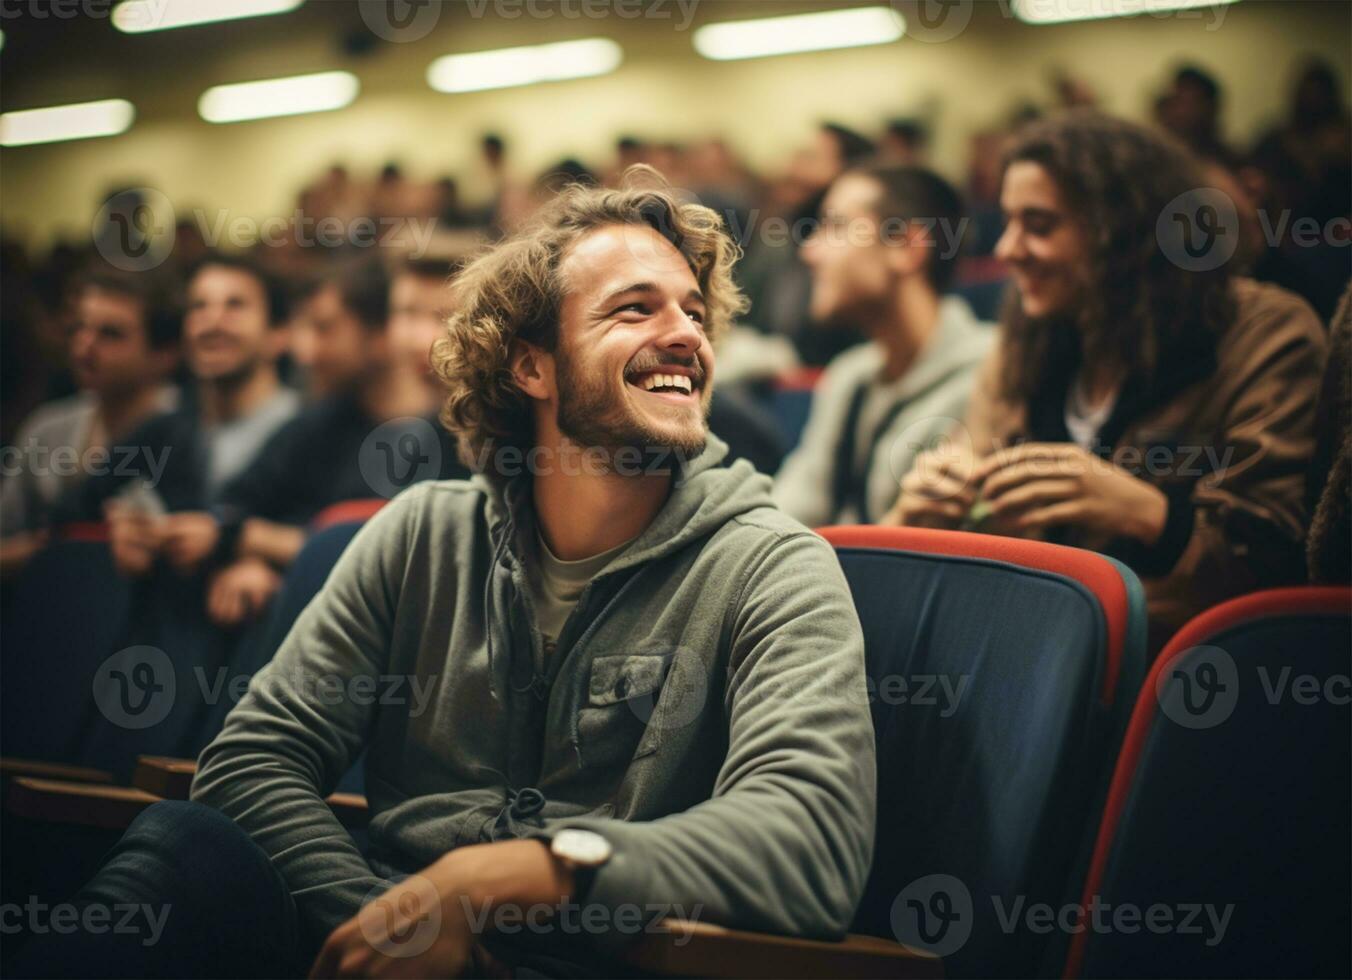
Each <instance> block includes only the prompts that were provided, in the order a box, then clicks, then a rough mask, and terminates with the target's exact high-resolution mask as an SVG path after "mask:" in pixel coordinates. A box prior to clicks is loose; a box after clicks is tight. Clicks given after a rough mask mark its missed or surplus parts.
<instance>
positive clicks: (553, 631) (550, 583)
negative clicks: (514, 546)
mask: <svg viewBox="0 0 1352 980" xmlns="http://www.w3.org/2000/svg"><path fill="white" fill-rule="evenodd" d="M632 541H633V538H630V539H629V541H625V542H623V543H622V544H618V545H616V546H615V547H614V548H611V549H610V550H609V551H603V552H601V553H600V554H599V555H592V556H591V557H590V558H581V559H579V560H577V561H564V560H563V559H562V558H559V557H558V556H556V555H555V554H554V552H552V551H550V550H549V545H547V544H545V540H544V538H543V537H541V536H540V533H539V532H538V531H537V532H536V533H535V543H536V546H537V554H538V555H539V556H540V561H539V565H538V567H537V569H536V571H537V572H538V574H537V575H535V576H532V577H531V598H532V599H534V600H535V621H536V625H537V626H539V627H540V632H541V634H543V636H544V648H545V656H546V657H548V656H549V655H550V654H552V653H553V652H554V647H555V645H556V644H557V643H558V639H559V634H560V633H561V632H562V631H563V624H564V623H565V622H567V621H568V617H569V616H570V615H571V614H572V612H573V607H574V606H576V605H577V600H578V597H579V596H581V595H582V590H583V589H585V588H586V587H587V583H588V582H590V581H591V580H592V579H594V578H596V576H597V575H599V574H601V572H602V571H604V570H605V567H606V566H607V565H609V564H610V563H611V562H612V561H613V560H614V559H615V558H617V557H619V554H620V552H622V551H624V549H625V548H628V547H629V545H630V543H631V542H632Z"/></svg>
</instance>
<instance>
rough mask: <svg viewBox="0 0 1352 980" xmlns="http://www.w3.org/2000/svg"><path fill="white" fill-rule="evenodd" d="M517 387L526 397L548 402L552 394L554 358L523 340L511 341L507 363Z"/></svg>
mask: <svg viewBox="0 0 1352 980" xmlns="http://www.w3.org/2000/svg"><path fill="white" fill-rule="evenodd" d="M507 363H508V365H509V367H510V368H511V371H512V377H514V378H515V379H516V384H517V387H518V388H520V389H521V390H522V391H523V392H525V393H526V395H527V397H530V398H534V399H536V400H538V401H548V400H549V398H550V396H551V395H552V393H553V390H554V388H553V383H554V356H553V355H552V354H549V353H548V352H546V351H544V350H542V349H541V348H539V347H536V346H535V345H534V344H532V343H529V342H527V341H524V340H513V341H512V346H511V354H510V356H509V358H508V361H507Z"/></svg>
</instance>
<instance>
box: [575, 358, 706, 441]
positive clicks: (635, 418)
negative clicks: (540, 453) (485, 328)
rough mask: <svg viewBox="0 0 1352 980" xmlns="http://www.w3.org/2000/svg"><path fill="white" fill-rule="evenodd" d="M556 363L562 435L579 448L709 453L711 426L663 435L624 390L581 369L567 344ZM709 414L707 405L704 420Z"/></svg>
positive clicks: (703, 413)
mask: <svg viewBox="0 0 1352 980" xmlns="http://www.w3.org/2000/svg"><path fill="white" fill-rule="evenodd" d="M554 360H555V364H556V365H557V368H558V374H557V379H556V380H557V381H558V387H559V412H558V426H559V431H560V432H562V433H563V434H564V435H565V436H567V437H568V438H569V439H571V440H572V441H573V442H574V443H576V444H577V445H578V446H581V447H582V448H584V449H589V448H592V447H598V448H601V449H605V450H609V451H611V452H614V451H616V450H620V449H625V448H628V447H634V448H636V449H639V450H640V451H643V452H645V453H646V452H668V451H669V452H674V453H677V454H679V455H681V456H683V457H686V458H689V457H691V456H695V455H698V454H699V453H701V452H703V450H704V445H705V442H706V437H707V434H708V430H707V427H706V426H705V425H700V426H698V427H695V426H683V427H682V431H681V432H680V433H679V434H672V435H666V434H663V433H662V432H659V431H657V430H656V429H654V428H653V427H652V426H650V425H649V424H648V423H647V422H646V420H645V419H644V418H643V417H642V416H640V415H639V414H638V412H637V411H636V410H634V409H631V408H630V407H629V406H628V403H627V401H626V399H625V397H624V392H623V391H622V390H619V389H618V388H616V387H615V386H614V385H613V384H611V383H609V382H608V381H607V380H606V379H605V378H595V377H591V376H589V375H588V373H587V372H586V371H582V370H578V369H577V368H576V366H575V365H574V363H573V360H572V358H571V357H569V356H568V353H567V352H566V351H565V350H564V348H563V345H562V344H560V345H559V349H558V351H557V352H556V354H555V357H554ZM625 383H626V382H624V381H621V382H620V384H621V385H624V384H625ZM707 414H708V406H707V405H704V406H702V407H701V411H700V417H701V419H704V418H706V417H707Z"/></svg>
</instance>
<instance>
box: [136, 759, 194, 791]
mask: <svg viewBox="0 0 1352 980" xmlns="http://www.w3.org/2000/svg"><path fill="white" fill-rule="evenodd" d="M196 774H197V763H196V762H194V761H193V760H191V759H174V758H170V757H169V756H167V755H141V756H137V757H136V769H135V771H133V772H132V774H131V784H132V785H133V786H135V787H136V788H137V789H139V790H144V791H145V792H147V793H150V794H151V795H153V796H158V797H161V798H163V799H166V800H186V799H187V798H188V790H190V789H191V788H192V777H193V776H194V775H196Z"/></svg>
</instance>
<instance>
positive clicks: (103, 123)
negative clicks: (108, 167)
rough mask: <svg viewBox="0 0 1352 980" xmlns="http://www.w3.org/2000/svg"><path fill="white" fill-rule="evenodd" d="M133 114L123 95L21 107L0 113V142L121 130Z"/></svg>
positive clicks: (113, 133)
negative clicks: (113, 97) (45, 107)
mask: <svg viewBox="0 0 1352 980" xmlns="http://www.w3.org/2000/svg"><path fill="white" fill-rule="evenodd" d="M135 118H136V107H135V106H133V105H132V104H131V103H130V102H128V101H127V100H126V99H104V100H102V101H100V102H79V103H76V104H74V105H56V106H52V107H50V108H47V109H24V110H21V111H19V112H6V113H5V114H4V115H0V146H28V145H29V144H32V143H57V142H60V141H61V140H83V139H89V138H90V137H92V136H116V135H117V134H118V133H124V132H126V130H127V127H128V126H130V125H131V121H132V120H133V119H135Z"/></svg>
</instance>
